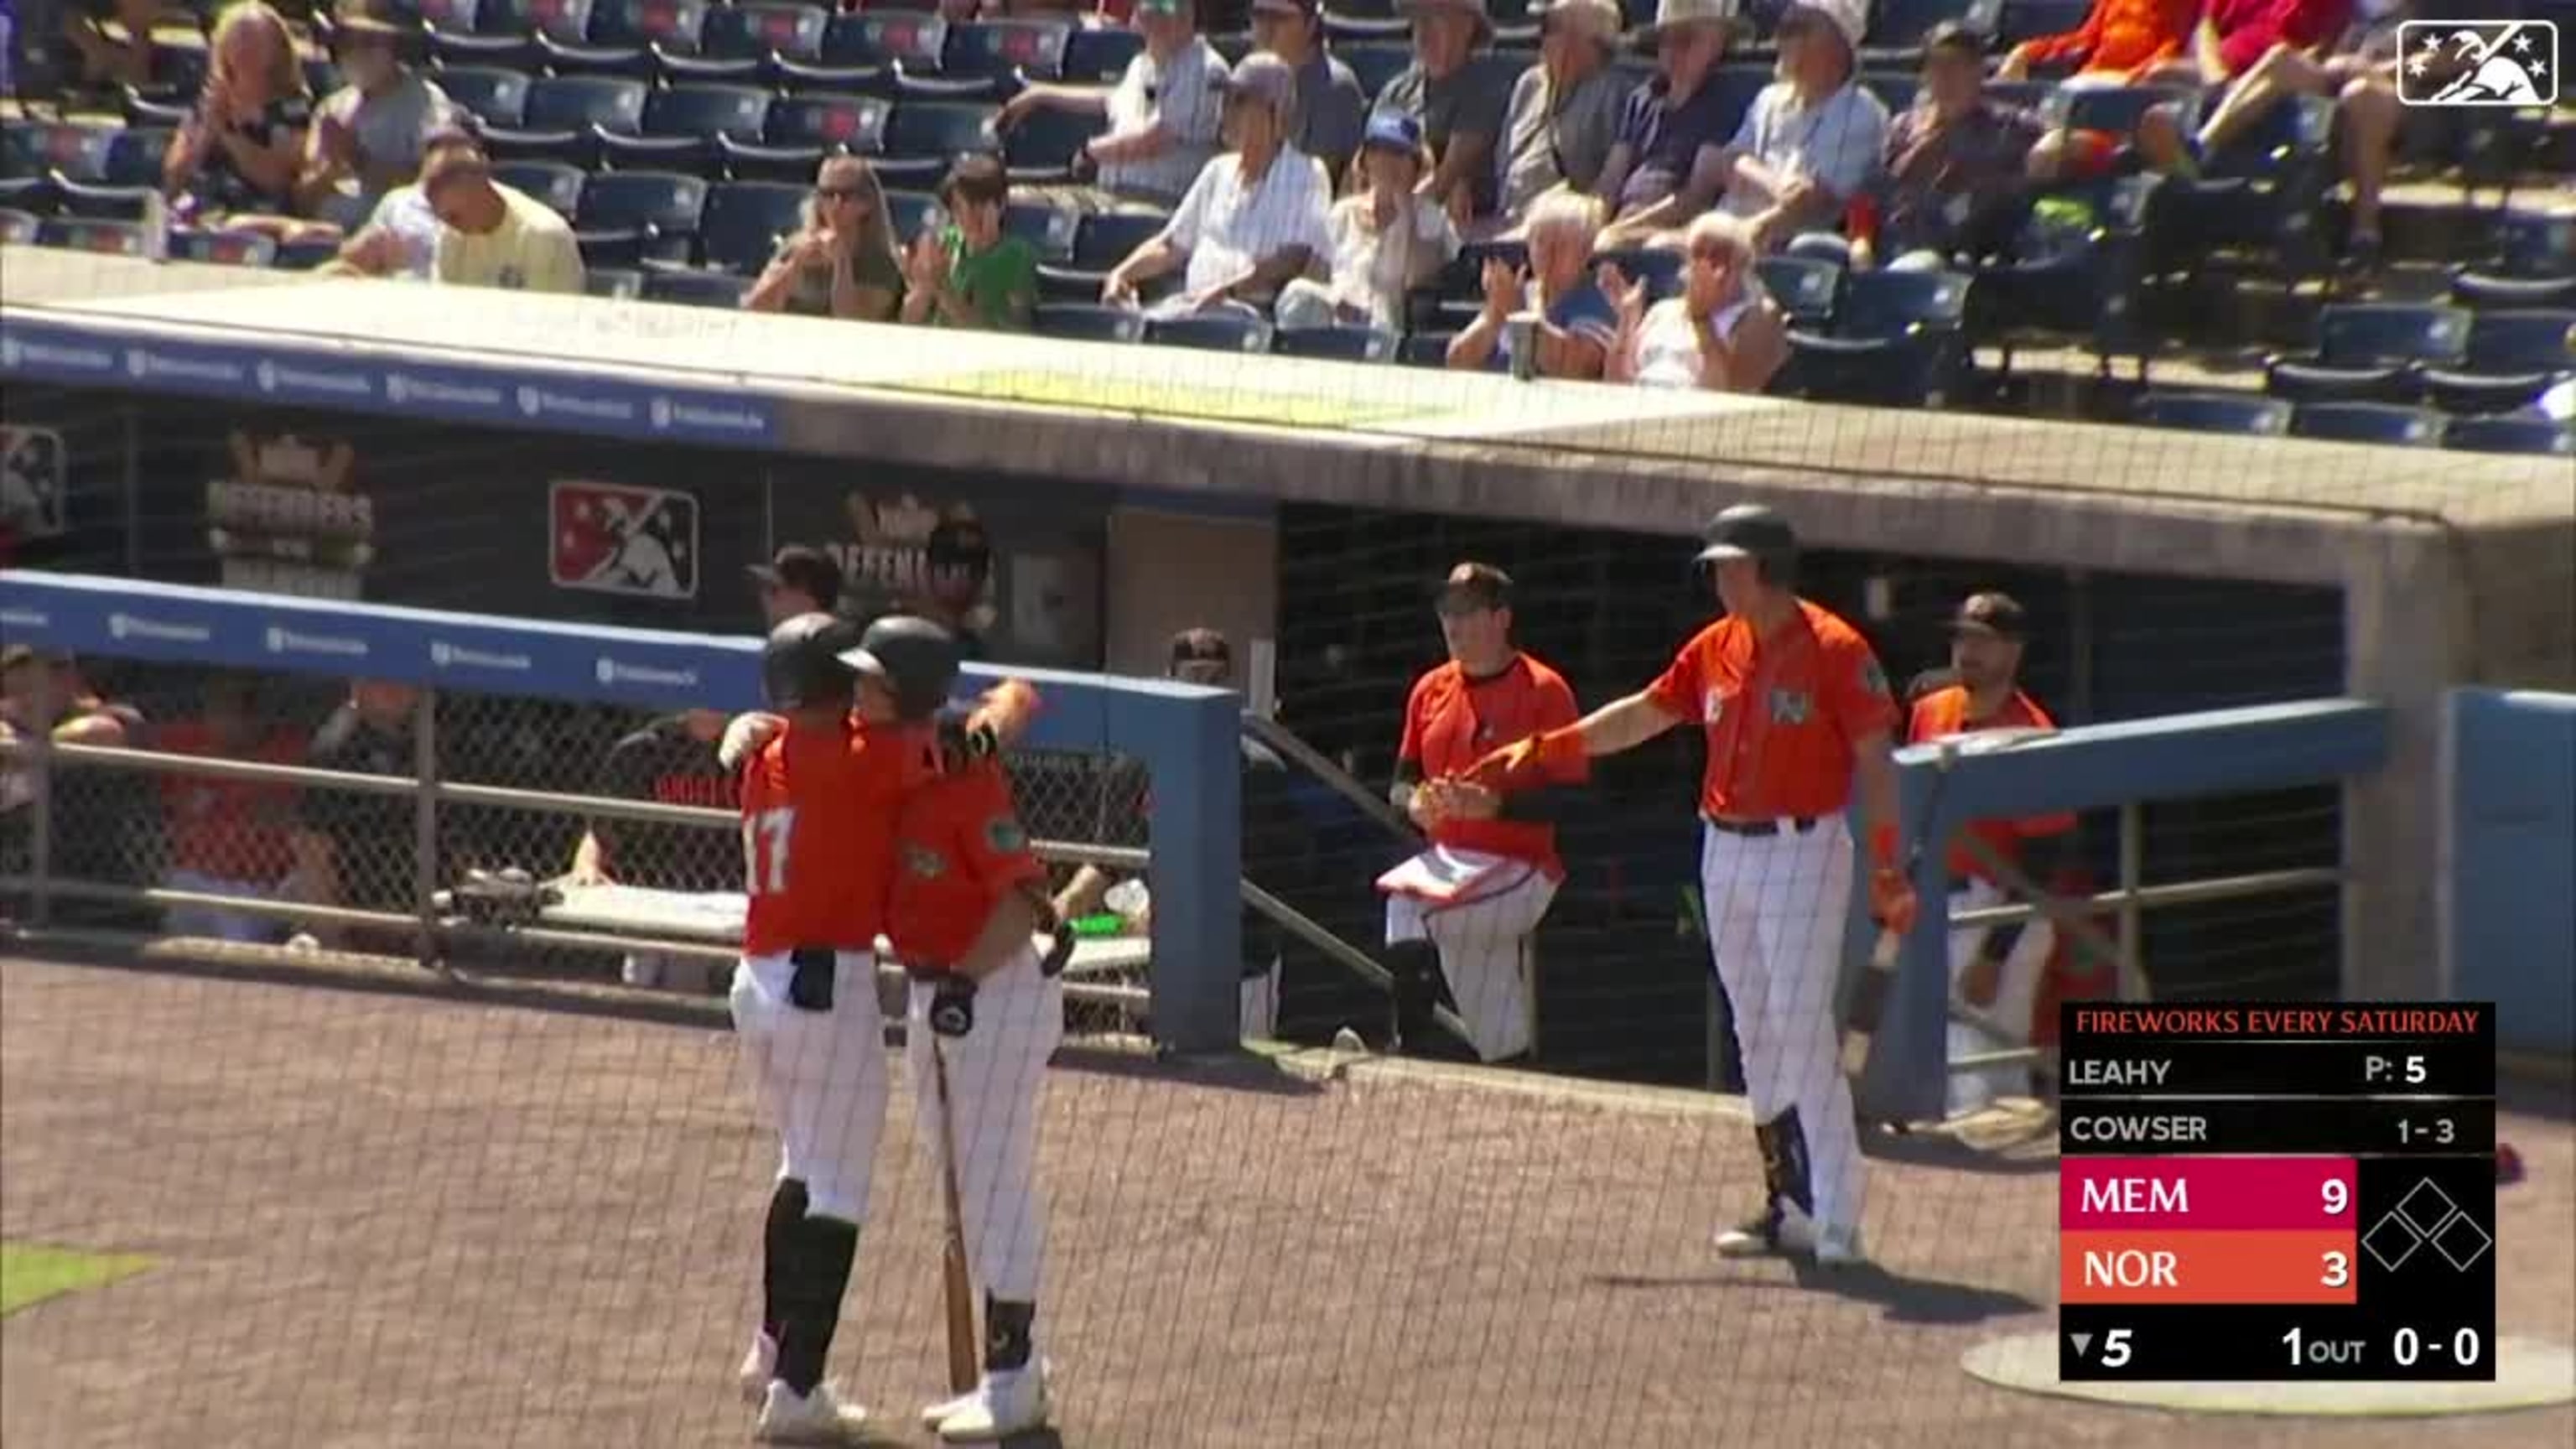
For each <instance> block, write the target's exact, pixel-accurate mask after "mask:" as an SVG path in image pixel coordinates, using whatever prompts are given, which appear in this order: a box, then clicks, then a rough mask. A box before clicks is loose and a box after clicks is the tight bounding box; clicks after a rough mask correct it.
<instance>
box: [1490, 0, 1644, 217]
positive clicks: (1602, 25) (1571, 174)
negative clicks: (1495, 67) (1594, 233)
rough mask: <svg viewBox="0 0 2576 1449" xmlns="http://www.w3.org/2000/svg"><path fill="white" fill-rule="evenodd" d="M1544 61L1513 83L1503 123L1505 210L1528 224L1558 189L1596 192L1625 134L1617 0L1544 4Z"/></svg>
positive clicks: (1540, 9)
mask: <svg viewBox="0 0 2576 1449" xmlns="http://www.w3.org/2000/svg"><path fill="white" fill-rule="evenodd" d="M1530 8H1531V9H1532V11H1533V12H1535V13H1536V14H1537V16H1538V23H1539V42H1538V64H1536V65H1533V66H1531V67H1530V68H1529V69H1528V70H1525V71H1523V72H1521V78H1520V79H1519V80H1518V81H1516V82H1514V83H1513V85H1512V103H1511V106H1510V109H1509V111H1508V112H1507V115H1506V119H1505V120H1504V122H1503V157H1502V212H1503V215H1504V216H1505V217H1507V218H1509V219H1511V220H1512V221H1515V222H1517V221H1519V220H1521V219H1522V218H1523V217H1524V216H1525V215H1526V214H1527V213H1528V211H1529V208H1530V203H1532V202H1534V201H1536V200H1538V199H1539V197H1540V196H1542V195H1544V194H1545V193H1546V192H1548V191H1549V190H1550V189H1552V188H1554V187H1558V186H1563V187H1567V188H1569V189H1571V190H1575V191H1580V192H1584V193H1586V194H1589V193H1590V192H1591V190H1592V187H1593V184H1594V183H1595V182H1597V181H1599V180H1600V179H1601V163H1603V162H1604V161H1607V160H1609V159H1610V143H1611V142H1612V141H1614V140H1616V139H1617V137H1618V134H1619V113H1620V110H1621V108H1622V107H1623V106H1625V104H1626V103H1627V98H1628V97H1627V88H1626V87H1625V86H1623V85H1621V84H1620V82H1619V73H1618V72H1617V71H1615V70H1613V69H1612V68H1611V62H1612V61H1614V60H1616V59H1618V57H1619V30H1620V27H1621V25H1622V23H1623V17H1622V16H1621V15H1620V13H1619V6H1618V0H1541V3H1539V4H1537V5H1533V6H1532V7H1530Z"/></svg>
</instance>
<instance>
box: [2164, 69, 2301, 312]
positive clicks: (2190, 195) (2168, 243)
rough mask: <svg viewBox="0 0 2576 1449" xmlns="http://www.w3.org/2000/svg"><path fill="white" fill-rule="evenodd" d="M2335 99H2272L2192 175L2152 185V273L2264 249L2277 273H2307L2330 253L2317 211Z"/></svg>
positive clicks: (2260, 252) (2202, 265)
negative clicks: (2155, 190) (2271, 103)
mask: <svg viewBox="0 0 2576 1449" xmlns="http://www.w3.org/2000/svg"><path fill="white" fill-rule="evenodd" d="M2333 127H2334V106H2333V103H2331V102H2330V101H2327V100H2326V99H2324V98H2323V97H2319V96H2298V97H2293V98H2292V99H2290V100H2288V101H2284V102H2282V103H2281V104H2279V105H2276V106H2274V107H2272V109H2271V110H2269V111H2267V112H2265V113H2264V115H2263V116H2262V118H2261V119H2259V120H2257V121H2255V122H2254V123H2253V125H2251V126H2250V127H2248V128H2247V129H2246V130H2245V132H2244V133H2243V134H2241V135H2240V136H2238V137H2237V138H2236V139H2235V140H2234V141H2232V142H2230V143H2229V144H2228V145H2227V146H2226V147H2224V148H2222V149H2221V150H2219V151H2217V152H2215V153H2213V154H2211V155H2208V156H2204V157H2202V158H2201V162H2200V174H2199V175H2198V176H2195V177H2175V178H2173V179H2171V180H2169V181H2167V182H2166V183H2165V185H2164V186H2162V187H2161V188H2159V190H2158V194H2157V199H2156V218H2155V221H2154V223H2153V225H2152V227H2151V233H2152V235H2153V237H2154V239H2155V243H2156V252H2157V255H2156V258H2155V260H2154V262H2153V263H2152V265H2153V266H2154V267H2155V269H2156V270H2157V271H2159V272H2166V273H2172V272H2198V271H2202V270H2204V269H2205V266H2206V263H2207V261H2208V258H2209V255H2210V254H2211V253H2212V252H2215V251H2220V250H2226V249H2235V250H2241V251H2245V252H2249V253H2254V254H2257V255H2261V256H2264V257H2267V258H2269V259H2270V260H2271V262H2272V263H2273V265H2274V267H2275V269H2276V270H2277V271H2279V272H2280V273H2281V274H2283V275H2286V276H2292V277H2300V276H2310V275H2314V274H2316V273H2318V272H2320V271H2323V270H2325V269H2326V265H2327V262H2328V260H2329V258H2328V255H2327V251H2326V238H2325V234H2324V228H2323V226H2322V225H2321V224H2320V216H2321V213H2322V209H2323V203H2324V199H2325V194H2326V191H2327V188H2328V187H2329V186H2331V185H2332V184H2333V182H2334V179H2335V177H2334V170H2333V166H2334V162H2333V152H2332V150H2331V148H2330V147H2329V145H2328V142H2329V140H2330V139H2331V136H2332V132H2333Z"/></svg>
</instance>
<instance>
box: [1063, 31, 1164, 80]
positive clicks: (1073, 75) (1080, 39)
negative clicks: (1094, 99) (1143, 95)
mask: <svg viewBox="0 0 2576 1449" xmlns="http://www.w3.org/2000/svg"><path fill="white" fill-rule="evenodd" d="M1144 48H1145V37H1144V36H1142V35H1140V34H1138V33H1137V32H1135V31H1133V30H1077V31H1075V32H1073V33H1072V34H1071V35H1068V36H1066V37H1065V41H1064V60H1063V66H1064V79H1065V80H1066V82H1067V83H1069V84H1073V85H1103V86H1105V85H1115V84H1116V83H1117V81H1118V78H1119V77H1120V76H1123V75H1125V74H1126V73H1127V64H1128V62H1130V61H1132V60H1134V59H1135V58H1136V56H1137V55H1138V53H1140V52H1141V51H1143V50H1144Z"/></svg>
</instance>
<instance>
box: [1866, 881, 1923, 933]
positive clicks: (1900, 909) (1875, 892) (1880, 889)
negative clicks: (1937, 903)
mask: <svg viewBox="0 0 2576 1449" xmlns="http://www.w3.org/2000/svg"><path fill="white" fill-rule="evenodd" d="M1918 909H1920V904H1919V903H1918V902H1917V901H1916V900H1915V898H1914V883H1913V882H1912V881H1910V880H1907V879H1906V878H1905V872H1903V871H1901V870H1897V869H1895V868H1894V867H1892V866H1881V867H1879V868H1878V869H1877V870H1874V871H1871V872H1870V876H1869V913H1870V914H1871V915H1872V916H1874V917H1876V918H1877V919H1878V923H1879V924H1880V925H1882V926H1885V927H1886V928H1887V929H1889V930H1891V931H1894V932H1895V933H1896V934H1898V935H1900V936H1902V935H1905V934H1906V933H1908V932H1910V931H1912V930H1913V929H1914V914H1915V912H1916V911H1917V910H1918Z"/></svg>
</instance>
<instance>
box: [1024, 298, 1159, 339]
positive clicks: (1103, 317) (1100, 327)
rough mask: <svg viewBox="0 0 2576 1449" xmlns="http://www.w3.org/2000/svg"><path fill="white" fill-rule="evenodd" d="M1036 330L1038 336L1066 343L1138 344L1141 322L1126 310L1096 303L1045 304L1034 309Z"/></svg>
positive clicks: (1142, 329) (1130, 311)
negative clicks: (1057, 339)
mask: <svg viewBox="0 0 2576 1449" xmlns="http://www.w3.org/2000/svg"><path fill="white" fill-rule="evenodd" d="M1037 330H1038V335H1039V336H1041V337H1055V338H1061V339H1063V340H1064V341H1067V342H1139V341H1142V340H1143V339H1144V336H1145V319H1144V316H1143V315H1142V314H1140V313H1138V312H1135V311H1132V310H1130V309H1128V308H1125V307H1104V306H1102V305H1100V304H1099V303H1097V302H1046V303H1042V304H1040V305H1039V307H1038V315H1037Z"/></svg>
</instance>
